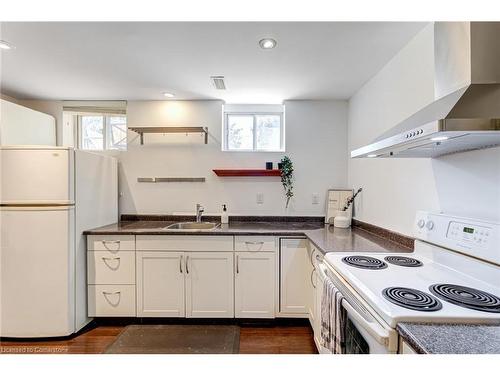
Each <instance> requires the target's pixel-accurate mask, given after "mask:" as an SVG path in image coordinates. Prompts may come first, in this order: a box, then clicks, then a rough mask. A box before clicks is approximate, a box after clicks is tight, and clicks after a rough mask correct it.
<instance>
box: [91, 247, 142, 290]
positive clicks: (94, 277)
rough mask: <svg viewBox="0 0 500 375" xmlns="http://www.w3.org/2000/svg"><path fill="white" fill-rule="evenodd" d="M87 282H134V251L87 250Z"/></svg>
mask: <svg viewBox="0 0 500 375" xmlns="http://www.w3.org/2000/svg"><path fill="white" fill-rule="evenodd" d="M87 282H88V284H135V252H133V251H127V252H120V253H119V254H109V252H108V251H89V252H87Z"/></svg>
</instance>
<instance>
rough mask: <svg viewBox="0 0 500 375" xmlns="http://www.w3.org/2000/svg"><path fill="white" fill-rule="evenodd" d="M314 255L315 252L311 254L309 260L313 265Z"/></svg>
mask: <svg viewBox="0 0 500 375" xmlns="http://www.w3.org/2000/svg"><path fill="white" fill-rule="evenodd" d="M314 253H316V250H313V251H312V253H311V259H309V260H310V261H311V264H312V263H313V258H314Z"/></svg>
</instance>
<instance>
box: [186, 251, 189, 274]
mask: <svg viewBox="0 0 500 375" xmlns="http://www.w3.org/2000/svg"><path fill="white" fill-rule="evenodd" d="M188 262H189V255H188V256H186V273H189V263H188Z"/></svg>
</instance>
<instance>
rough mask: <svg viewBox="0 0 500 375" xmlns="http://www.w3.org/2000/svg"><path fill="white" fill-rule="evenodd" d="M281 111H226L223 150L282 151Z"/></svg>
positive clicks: (283, 147)
mask: <svg viewBox="0 0 500 375" xmlns="http://www.w3.org/2000/svg"><path fill="white" fill-rule="evenodd" d="M283 130H284V129H283V114H282V113H241V112H226V113H225V116H224V145H223V150H224V151H263V152H265V151H268V152H273V151H274V152H277V151H278V152H279V151H284V149H285V144H284V131H283Z"/></svg>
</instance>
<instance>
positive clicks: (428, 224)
mask: <svg viewBox="0 0 500 375" xmlns="http://www.w3.org/2000/svg"><path fill="white" fill-rule="evenodd" d="M426 227H427V229H429V230H432V228H434V222H433V221H428V222H427V225H426Z"/></svg>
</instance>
